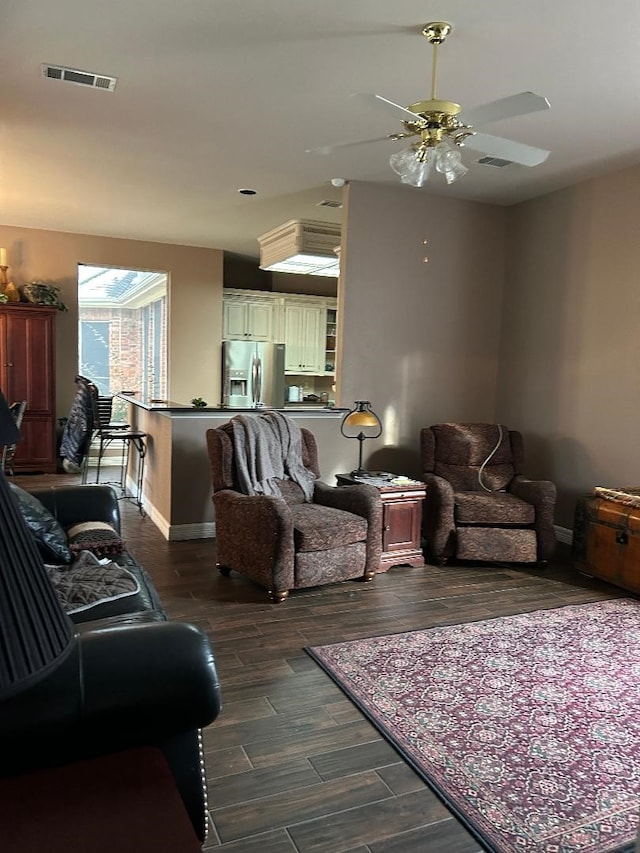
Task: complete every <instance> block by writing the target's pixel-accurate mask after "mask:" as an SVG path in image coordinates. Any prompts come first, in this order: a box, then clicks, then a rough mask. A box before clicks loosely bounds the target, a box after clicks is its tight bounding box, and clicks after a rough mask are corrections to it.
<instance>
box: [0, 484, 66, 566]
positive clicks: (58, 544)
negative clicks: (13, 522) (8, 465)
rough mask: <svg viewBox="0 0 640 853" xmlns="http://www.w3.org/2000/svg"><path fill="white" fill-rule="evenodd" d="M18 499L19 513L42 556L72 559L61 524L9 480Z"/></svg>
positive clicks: (63, 561)
mask: <svg viewBox="0 0 640 853" xmlns="http://www.w3.org/2000/svg"><path fill="white" fill-rule="evenodd" d="M9 488H10V489H11V491H12V492H13V494H14V496H15V497H16V499H17V501H18V506H19V508H20V513H21V514H22V517H23V518H24V520H25V522H26V523H27V527H28V528H29V530H30V531H31V533H32V534H33V538H34V539H35V542H36V545H37V546H38V550H39V551H40V554H41V556H42V558H43V559H44V560H45V561H46V560H48V561H49V562H51V561H54V562H56V563H67V564H68V563H70V562H71V561H72V560H73V554H72V553H71V551H70V549H69V546H68V544H67V537H66V534H65V532H64V530H63V529H62V525H61V524H59V523H58V521H57V519H56V518H54V516H53V515H51V513H50V512H49V510H48V509H47V508H46V506H44V504H42V503H41V502H40V501H39V500H38V499H37V498H36V497H34V496H33V495H32V494H30V493H29V492H25V490H24V489H21V488H20V486H16V484H15V483H12V482H9Z"/></svg>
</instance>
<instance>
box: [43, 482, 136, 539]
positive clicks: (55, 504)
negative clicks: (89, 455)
mask: <svg viewBox="0 0 640 853" xmlns="http://www.w3.org/2000/svg"><path fill="white" fill-rule="evenodd" d="M29 492H30V493H31V494H32V495H34V497H36V498H37V499H38V500H39V501H40V502H41V503H42V504H44V506H45V507H46V508H47V509H48V510H49V512H50V513H51V514H52V515H53V516H54V517H55V518H56V519H57V520H58V521H59V522H60V524H61V525H62V526H63V527H70V526H71V525H72V524H80V523H81V522H83V521H105V522H106V523H107V524H110V525H111V526H112V527H113V528H115V529H116V530H117V531H118V533H120V507H119V506H118V496H117V495H116V493H115V491H114V490H113V488H112V487H111V486H106V485H94V484H91V485H84V486H50V487H49V488H48V489H45V488H42V489H29Z"/></svg>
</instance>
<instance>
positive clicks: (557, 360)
mask: <svg viewBox="0 0 640 853" xmlns="http://www.w3.org/2000/svg"><path fill="white" fill-rule="evenodd" d="M639 189H640V167H635V168H632V169H626V170H623V171H619V172H615V173H613V174H609V175H606V176H604V177H601V178H597V179H594V180H591V181H585V182H583V183H580V184H577V185H576V186H573V187H569V188H567V189H565V190H562V191H559V192H556V193H553V194H550V195H548V196H545V197H542V198H539V199H536V200H534V201H530V202H527V203H526V204H521V205H519V206H517V207H514V208H512V209H511V210H510V211H509V232H508V246H509V258H508V268H507V270H508V271H507V282H508V286H507V288H506V289H505V303H504V316H505V322H504V326H503V334H502V344H501V349H500V373H499V379H498V389H499V392H498V402H497V415H498V417H499V418H500V419H501V420H502V421H504V422H505V423H508V424H510V425H513V426H516V427H517V428H520V429H522V430H523V432H524V433H525V436H526V439H527V443H526V448H525V449H526V451H527V456H528V461H529V463H530V464H529V468H530V470H531V471H532V473H533V474H536V475H539V476H548V477H550V478H551V479H553V480H555V481H556V483H557V484H558V488H559V500H558V508H557V512H556V520H557V522H558V523H559V524H560V525H562V526H565V527H571V526H572V517H573V509H574V505H575V498H576V496H577V495H579V494H584V493H586V492H590V491H591V490H592V489H593V487H594V486H596V485H602V486H614V487H619V486H625V485H627V486H629V485H634V484H635V485H638V483H640V469H639V466H638V454H637V443H638V439H637V436H638V416H639V415H640V396H639V393H638V366H639V365H640V335H639V334H638V325H639V321H640V287H639V285H638V278H639V273H638V271H639V270H640V241H639V240H638V224H637V223H638V219H639V218H640V193H639Z"/></svg>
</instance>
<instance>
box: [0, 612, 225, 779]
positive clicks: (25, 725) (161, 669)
mask: <svg viewBox="0 0 640 853" xmlns="http://www.w3.org/2000/svg"><path fill="white" fill-rule="evenodd" d="M219 711H220V685H219V681H218V676H217V672H216V667H215V661H214V657H213V651H212V649H211V645H210V643H209V640H208V638H207V636H206V634H205V633H204V632H203V631H201V630H200V629H199V628H197V627H195V626H193V625H189V624H186V623H181V622H157V623H153V622H152V623H148V624H144V625H118V626H117V627H111V628H104V629H100V630H96V631H88V632H86V633H83V634H81V635H76V637H75V639H74V643H73V646H72V649H71V652H70V654H69V655H68V656H67V657H66V658H65V659H64V661H63V662H62V663H61V664H60V665H59V666H58V667H57V668H55V669H54V670H53V671H52V672H51V673H50V674H49V675H48V676H46V677H45V678H44V679H42V680H41V681H40V682H38V683H37V684H36V685H34V686H33V687H32V688H31V689H29V690H27V691H25V692H23V693H19V694H18V695H17V696H14V697H12V698H8V699H4V700H3V702H2V703H0V775H9V774H13V773H17V772H26V771H27V770H32V769H36V768H37V767H44V766H52V765H56V764H60V763H67V762H69V761H74V760H78V759H81V758H85V757H86V758H88V757H93V756H96V755H102V754H105V753H107V752H114V751H116V750H119V749H127V748H128V747H131V746H139V745H157V746H161V747H162V745H163V743H164V742H165V741H171V740H172V739H173V738H175V737H176V736H177V735H179V734H181V733H184V732H188V731H190V730H194V729H197V728H200V727H202V726H205V725H207V724H208V723H210V722H211V721H212V720H214V719H215V718H216V717H217V715H218V713H219Z"/></svg>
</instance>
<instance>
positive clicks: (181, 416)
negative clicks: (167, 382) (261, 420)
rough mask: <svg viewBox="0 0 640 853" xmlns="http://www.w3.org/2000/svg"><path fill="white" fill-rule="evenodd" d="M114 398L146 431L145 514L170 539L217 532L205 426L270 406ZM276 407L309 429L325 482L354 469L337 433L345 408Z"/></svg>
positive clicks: (346, 446)
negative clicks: (126, 407)
mask: <svg viewBox="0 0 640 853" xmlns="http://www.w3.org/2000/svg"><path fill="white" fill-rule="evenodd" d="M116 396H117V397H118V398H120V399H122V400H125V401H126V402H127V404H128V413H127V421H128V423H130V424H131V426H132V427H133V428H135V429H139V430H142V431H143V432H145V433H146V435H147V456H146V460H145V468H144V479H143V483H142V500H143V503H144V507H145V510H146V512H147V514H148V516H149V518H150V519H151V520H152V521H153V522H154V524H155V525H156V526H157V527H158V528H159V530H160V531H161V532H162V534H163V536H164V537H165V538H166V539H169V540H172V541H175V540H181V539H201V538H212V537H213V536H215V516H214V511H213V503H212V501H211V495H212V490H211V473H210V468H209V457H208V454H207V444H206V433H207V430H208V429H212V428H215V427H219V426H221V425H222V424H223V423H226V422H227V421H228V420H230V419H231V418H232V417H233V416H234V415H239V414H242V415H256V414H259V413H260V412H265V411H269V409H228V408H220V407H213V406H211V407H210V406H203V407H200V408H198V407H195V406H193V405H192V404H184V403H178V402H172V401H167V400H153V399H145V398H142V397H138V396H135V395H133V394H127V393H123V392H121V393H120V394H117V395H116ZM276 411H280V412H283V413H284V414H286V415H287V416H288V417H290V418H292V419H293V420H294V421H295V422H296V423H297V424H298V426H300V427H301V428H303V427H304V428H306V429H309V430H310V431H311V432H313V434H314V436H315V438H316V441H317V442H318V454H319V458H320V470H321V476H322V480H323V481H325V482H327V483H330V484H331V485H333V484H334V483H335V475H336V473H338V472H339V471H345V470H349V468H350V467H352V465H353V462H354V460H353V458H352V456H353V447H352V442H349V441H345V439H344V438H343V437H342V436H341V434H340V422H341V420H342V418H343V416H344V414H345V413H346V412H347V411H348V409H341V408H337V407H329V406H322V405H318V404H315V405H314V404H310V403H297V404H296V403H294V404H291V405H286V406H285V407H284V408H283V409H277V410H276Z"/></svg>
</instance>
